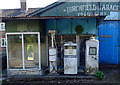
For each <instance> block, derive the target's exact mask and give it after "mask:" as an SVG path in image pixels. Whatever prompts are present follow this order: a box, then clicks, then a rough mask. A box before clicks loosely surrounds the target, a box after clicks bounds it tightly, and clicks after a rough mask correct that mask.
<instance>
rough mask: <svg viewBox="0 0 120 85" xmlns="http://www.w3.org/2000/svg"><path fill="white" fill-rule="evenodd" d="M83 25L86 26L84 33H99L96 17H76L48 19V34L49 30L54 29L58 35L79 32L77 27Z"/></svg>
mask: <svg viewBox="0 0 120 85" xmlns="http://www.w3.org/2000/svg"><path fill="white" fill-rule="evenodd" d="M77 25H81V26H82V27H83V28H84V31H83V32H82V34H94V35H97V34H98V29H97V28H96V18H81V19H80V18H74V19H56V20H54V19H49V20H46V34H49V33H48V31H49V30H51V29H54V30H56V31H57V35H63V34H77V33H76V32H75V27H76V26H77Z"/></svg>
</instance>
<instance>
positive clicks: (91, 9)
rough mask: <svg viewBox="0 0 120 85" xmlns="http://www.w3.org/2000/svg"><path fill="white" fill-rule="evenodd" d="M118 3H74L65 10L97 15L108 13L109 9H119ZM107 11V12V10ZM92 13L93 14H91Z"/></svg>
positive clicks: (79, 13)
mask: <svg viewBox="0 0 120 85" xmlns="http://www.w3.org/2000/svg"><path fill="white" fill-rule="evenodd" d="M118 7H119V6H118V5H110V4H103V5H100V6H99V5H98V4H89V5H76V6H75V5H74V6H70V7H66V9H64V12H67V13H68V14H69V13H73V12H74V13H75V12H77V13H78V16H80V15H96V14H98V11H99V14H104V15H105V14H107V12H109V11H118ZM105 11H106V12H105ZM91 13H92V14H91Z"/></svg>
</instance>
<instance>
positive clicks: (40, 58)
mask: <svg viewBox="0 0 120 85" xmlns="http://www.w3.org/2000/svg"><path fill="white" fill-rule="evenodd" d="M38 48H39V52H38V53H39V70H41V50H40V33H38Z"/></svg>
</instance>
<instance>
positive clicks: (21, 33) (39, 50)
mask: <svg viewBox="0 0 120 85" xmlns="http://www.w3.org/2000/svg"><path fill="white" fill-rule="evenodd" d="M16 34H20V35H22V61H23V68H22V69H16V68H13V69H12V68H9V60H8V58H9V56H8V41H7V39H8V37H7V36H9V35H16ZM26 34H37V35H38V55H39V56H38V57H39V68H38V70H41V49H40V33H39V32H15V33H6V45H7V47H6V51H7V70H30V69H31V68H30V69H27V68H25V59H24V58H25V57H24V35H26Z"/></svg>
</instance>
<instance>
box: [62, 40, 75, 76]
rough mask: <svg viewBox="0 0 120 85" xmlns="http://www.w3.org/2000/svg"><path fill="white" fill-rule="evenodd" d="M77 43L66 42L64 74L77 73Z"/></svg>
mask: <svg viewBox="0 0 120 85" xmlns="http://www.w3.org/2000/svg"><path fill="white" fill-rule="evenodd" d="M76 46H77V44H76V43H72V42H68V43H66V44H64V74H77V55H76V52H77V51H76Z"/></svg>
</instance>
